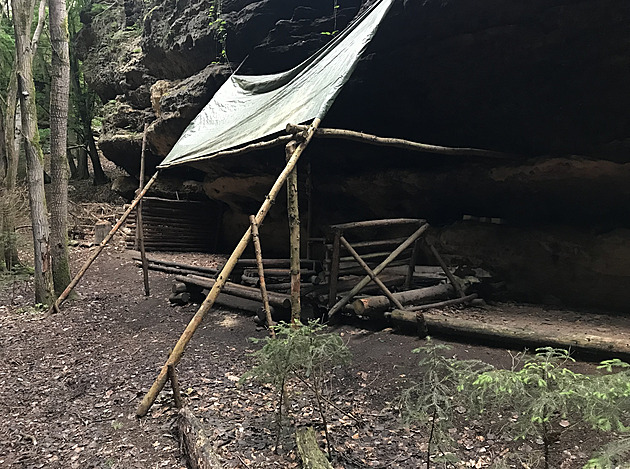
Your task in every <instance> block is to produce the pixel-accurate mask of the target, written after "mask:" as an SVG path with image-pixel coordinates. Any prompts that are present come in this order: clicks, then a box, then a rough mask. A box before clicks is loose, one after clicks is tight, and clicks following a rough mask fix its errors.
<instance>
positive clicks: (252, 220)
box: [249, 215, 276, 338]
mask: <svg viewBox="0 0 630 469" xmlns="http://www.w3.org/2000/svg"><path fill="white" fill-rule="evenodd" d="M249 224H250V226H251V228H252V241H253V242H254V253H255V254H256V265H257V267H258V278H259V279H260V296H261V297H262V302H263V309H264V310H265V318H266V319H267V327H268V328H269V332H270V334H271V337H273V338H275V337H276V331H274V329H273V326H275V324H274V322H273V319H272V317H271V308H270V307H269V294H268V293H267V284H266V283H265V267H264V265H263V258H262V247H261V246H260V235H259V234H258V224H257V223H256V217H255V216H254V215H250V216H249Z"/></svg>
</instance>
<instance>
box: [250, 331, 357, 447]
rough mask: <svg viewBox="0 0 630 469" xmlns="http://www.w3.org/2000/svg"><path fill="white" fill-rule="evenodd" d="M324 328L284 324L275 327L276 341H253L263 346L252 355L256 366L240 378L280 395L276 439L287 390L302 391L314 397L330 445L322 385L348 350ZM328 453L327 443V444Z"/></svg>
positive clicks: (346, 358)
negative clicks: (268, 387) (254, 381)
mask: <svg viewBox="0 0 630 469" xmlns="http://www.w3.org/2000/svg"><path fill="white" fill-rule="evenodd" d="M325 328H326V326H324V325H321V324H319V323H317V322H311V323H309V324H308V325H307V326H301V327H297V328H294V327H292V326H291V325H289V324H287V323H280V324H278V325H276V326H274V331H275V334H276V337H275V338H270V337H266V338H264V339H256V338H253V339H252V341H253V342H255V343H263V344H264V345H263V347H262V348H261V349H260V350H258V351H257V352H254V353H253V354H252V355H253V357H254V359H255V361H256V365H255V366H254V368H252V369H251V370H250V371H249V372H247V373H246V374H245V375H244V376H243V377H242V378H241V382H243V381H244V380H247V379H254V380H256V381H258V382H260V383H263V384H270V385H272V386H273V387H274V388H275V389H276V390H277V391H278V394H279V398H278V405H277V409H278V411H277V426H278V438H279V437H280V431H281V430H282V407H283V405H282V404H283V402H284V401H285V400H286V399H288V396H287V394H288V393H287V389H288V388H291V389H293V390H296V391H297V390H301V391H304V392H305V394H306V395H311V396H312V397H313V398H314V401H313V407H315V406H317V408H318V409H319V412H320V416H321V418H322V421H323V424H324V429H325V430H326V439H327V441H328V443H329V438H328V430H327V425H326V415H325V406H324V400H325V397H324V396H323V387H324V383H325V382H326V381H327V380H328V378H329V377H330V372H331V370H332V369H333V368H335V367H339V366H343V365H346V364H348V363H349V362H350V358H351V355H350V351H349V350H348V348H347V347H346V345H345V344H344V343H343V341H342V340H341V337H339V335H338V334H331V333H324V330H325ZM328 447H329V450H330V443H329V444H328ZM329 452H330V451H329Z"/></svg>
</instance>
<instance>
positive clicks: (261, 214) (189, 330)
mask: <svg viewBox="0 0 630 469" xmlns="http://www.w3.org/2000/svg"><path fill="white" fill-rule="evenodd" d="M319 123H320V119H319V118H316V119H314V120H313V122H312V123H311V125H310V126H309V128H308V131H307V133H306V135H305V139H304V141H303V142H302V143H300V145H298V147H297V148H296V149H295V151H294V152H293V154H292V155H291V158H290V159H289V161H288V162H287V165H286V166H285V168H284V170H283V171H282V173H280V176H278V179H276V182H275V183H274V185H273V187H272V188H271V190H270V191H269V194H268V195H267V197H266V198H265V201H264V202H263V204H262V205H261V207H260V209H259V210H258V213H257V214H256V223H257V224H258V225H260V224H261V223H262V222H263V220H264V219H265V217H266V216H267V213H268V212H269V210H270V209H271V206H272V205H273V203H274V202H275V200H276V197H277V196H278V193H279V192H280V189H282V186H283V185H284V183H285V182H286V180H287V177H288V176H289V174H290V173H291V171H292V170H293V168H294V167H295V165H296V164H297V162H298V160H299V158H300V155H301V154H302V152H303V151H304V149H305V148H306V147H307V146H308V144H309V142H310V141H311V139H312V138H313V132H314V131H315V129H317V126H318V125H319ZM251 236H252V229H251V226H250V227H249V228H247V231H245V234H244V235H243V237H242V238H241V240H240V241H239V243H238V245H237V246H236V248H235V249H234V252H233V253H232V255H231V256H230V258H229V259H228V260H227V262H226V263H225V265H224V266H223V269H222V270H221V272H220V273H219V275H218V277H217V279H216V282H215V283H214V285H213V287H212V289H211V290H210V293H208V296H207V297H206V299H205V300H204V302H203V303H202V304H201V306H200V307H199V309H198V310H197V312H196V313H195V315H194V316H193V318H192V319H191V320H190V322H189V323H188V326H187V327H186V329H185V330H184V332H183V333H182V335H181V337H180V338H179V340H178V341H177V343H176V344H175V347H173V351H172V352H171V354H170V355H169V357H168V360H167V361H166V363H165V364H164V366H163V367H162V369H161V370H160V373H159V375H158V377H157V378H156V380H155V382H154V383H153V385H152V386H151V389H149V392H147V394H146V395H145V396H144V398H143V399H142V402H141V403H140V405H139V406H138V409H137V410H136V415H137V416H138V417H142V416H144V415H146V413H147V412H148V411H149V409H150V408H151V406H152V405H153V403H154V402H155V399H156V398H157V396H158V394H159V393H160V391H161V390H162V388H163V387H164V384H166V380H167V378H168V365H171V364H176V363H179V361H180V360H181V358H182V354H183V353H184V349H185V348H186V345H188V342H190V339H192V336H193V334H194V333H195V330H197V328H198V327H199V324H201V320H202V319H203V317H204V316H205V315H206V313H207V312H208V311H210V308H212V305H213V304H214V302H215V300H216V299H217V297H218V296H219V293H221V289H222V288H223V285H225V282H227V279H228V277H229V275H230V274H231V273H232V270H233V269H234V267H235V266H236V263H237V261H238V259H239V258H240V257H241V255H242V254H243V251H245V248H246V247H247V245H248V244H249V241H250V239H251Z"/></svg>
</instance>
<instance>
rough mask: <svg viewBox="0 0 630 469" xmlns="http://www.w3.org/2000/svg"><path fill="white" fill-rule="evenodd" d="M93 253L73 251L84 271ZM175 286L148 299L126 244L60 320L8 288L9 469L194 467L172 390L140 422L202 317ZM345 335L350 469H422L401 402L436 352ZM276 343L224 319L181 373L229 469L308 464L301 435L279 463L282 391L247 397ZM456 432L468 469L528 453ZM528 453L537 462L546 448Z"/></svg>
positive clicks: (154, 277)
mask: <svg viewBox="0 0 630 469" xmlns="http://www.w3.org/2000/svg"><path fill="white" fill-rule="evenodd" d="M89 253H90V251H89V249H86V248H78V247H77V248H73V250H72V258H73V264H74V268H75V270H76V268H77V266H78V265H79V264H80V263H81V261H82V260H83V259H84V258H85V257H86V256H88V255H89ZM171 284H172V278H171V277H169V276H168V275H167V274H162V273H157V272H152V273H151V290H152V294H151V296H149V297H145V296H144V294H143V288H142V276H141V273H140V271H139V269H138V268H137V267H135V266H134V264H133V261H132V260H131V258H130V256H129V253H128V252H126V251H124V250H123V248H122V242H121V240H120V238H119V240H118V242H117V243H115V245H114V246H110V247H108V248H106V250H105V251H104V253H103V255H102V256H101V257H100V258H99V259H98V261H97V262H96V263H95V265H94V266H93V268H92V269H91V270H90V272H89V273H88V274H87V275H86V277H85V278H84V280H83V281H82V282H81V283H80V285H79V287H78V293H79V298H78V299H75V300H73V301H71V302H68V303H67V304H66V305H65V306H64V308H63V310H62V314H60V315H53V316H51V317H49V318H47V319H44V314H43V312H41V311H40V310H38V309H37V308H33V307H32V306H31V297H32V293H31V285H30V283H29V282H28V281H24V280H19V281H13V282H5V283H4V284H3V285H2V287H1V288H2V289H1V290H0V298H2V301H1V302H0V304H2V306H1V307H0V343H2V345H3V346H2V349H1V350H0V359H1V360H2V363H3V364H4V366H3V367H0V416H1V418H2V422H3V425H2V427H1V428H0V447H1V448H2V451H0V467H11V468H39V467H47V468H48V467H51V468H56V467H59V468H62V467H63V468H68V467H69V468H159V467H169V468H178V467H182V468H183V467H185V462H184V460H183V459H182V455H181V454H180V449H179V445H178V442H177V440H176V438H175V437H174V435H173V428H172V426H173V421H174V417H175V410H174V409H173V405H172V396H171V391H170V389H169V388H168V387H167V388H166V390H165V391H164V392H162V393H161V395H160V397H159V399H158V401H157V402H156V404H155V405H154V406H153V408H152V409H151V412H150V414H149V415H148V416H147V417H145V418H143V419H137V418H136V417H135V409H136V407H137V405H138V403H139V401H140V399H141V398H142V396H143V395H144V393H145V392H146V391H147V390H148V388H149V386H150V385H151V384H152V382H153V380H154V379H155V377H156V376H157V372H158V370H159V368H160V366H161V365H162V364H163V362H164V361H165V359H166V357H167V355H168V351H169V348H170V347H172V346H173V345H174V343H175V342H176V340H177V338H178V337H179V335H180V333H181V332H182V331H183V329H184V328H185V325H186V324H187V322H188V320H189V319H190V318H191V317H192V315H193V314H194V311H195V310H196V307H195V306H194V305H188V306H183V307H173V306H171V305H170V304H169V303H168V301H167V297H168V293H169V291H170V286H171ZM515 307H516V308H520V306H515ZM530 308H532V307H530ZM541 311H542V310H541ZM604 324H605V321H604ZM601 327H605V325H604V326H601ZM335 330H336V331H337V332H339V333H340V334H341V335H342V337H343V339H344V341H345V342H346V343H347V345H348V347H349V348H350V350H351V352H352V355H353V362H352V365H351V366H350V367H349V368H348V369H347V370H346V371H344V372H343V373H341V374H339V375H338V376H336V378H335V380H336V382H335V384H334V386H333V387H331V389H333V392H332V394H331V395H330V399H331V400H332V401H334V402H335V403H336V405H338V407H339V408H340V409H341V410H343V411H344V412H347V413H351V414H352V415H353V416H355V417H356V418H357V419H359V420H360V421H361V422H362V424H361V425H358V424H357V421H354V420H352V419H351V418H349V417H348V416H347V415H345V414H344V413H341V412H338V411H336V410H334V409H331V417H330V422H329V428H330V432H331V435H332V436H333V445H334V447H335V449H336V452H337V458H336V467H348V468H350V467H357V468H359V467H390V468H414V467H419V465H420V464H421V463H423V461H424V457H423V450H424V449H426V443H425V441H426V439H425V437H426V435H422V434H421V432H420V430H418V429H417V428H414V427H413V426H404V425H403V424H402V423H401V420H400V416H399V411H398V408H397V403H398V397H399V394H400V390H401V389H402V388H403V387H404V386H407V385H408V384H409V383H410V382H411V381H412V380H413V379H414V377H415V376H417V375H418V370H417V366H416V363H417V361H418V357H417V355H414V354H412V352H411V351H412V350H413V349H414V348H416V347H418V346H419V345H421V344H422V341H420V340H419V339H417V338H414V337H409V336H403V335H396V334H393V333H392V331H391V330H390V329H385V330H380V331H378V330H377V331H371V330H366V329H360V328H356V327H354V326H349V325H345V326H338V327H336V329H335ZM265 334H266V332H265V331H264V330H261V329H260V328H258V327H257V326H256V325H255V324H254V322H253V320H252V318H251V317H249V316H247V315H245V314H243V313H240V312H236V311H225V310H213V311H212V312H211V313H209V315H208V316H207V317H206V319H205V320H204V325H203V326H202V327H201V329H200V330H199V331H198V332H197V334H196V335H195V337H194V339H193V341H192V343H191V346H190V347H189V348H188V350H187V352H186V354H185V355H184V358H183V360H182V362H181V364H180V365H179V367H178V371H179V375H180V382H181V385H182V387H183V390H184V394H185V400H186V402H187V403H188V405H189V406H191V408H192V409H193V411H194V412H195V414H196V415H198V416H199V417H203V419H204V422H205V424H206V425H207V428H208V429H209V431H210V432H211V435H212V439H213V441H214V442H215V444H216V446H217V448H218V451H219V454H220V455H221V457H222V458H223V460H224V463H225V466H226V467H241V468H255V467H260V468H263V467H298V465H299V463H298V458H297V455H296V452H295V445H294V441H293V438H292V435H291V428H292V427H291V425H290V424H288V425H286V431H285V432H284V434H283V438H282V440H281V445H280V448H279V451H278V453H279V454H277V455H276V454H273V453H272V451H271V448H273V446H274V443H275V430H274V428H275V427H274V424H273V409H274V406H275V395H274V393H273V391H272V389H270V388H268V387H263V386H259V385H257V384H254V383H246V384H245V385H241V386H238V385H237V381H238V379H239V377H240V376H242V375H243V374H244V373H245V372H246V371H247V370H248V368H249V367H251V365H252V358H251V357H250V356H249V354H250V353H251V352H252V351H254V349H255V348H256V347H257V346H256V345H254V344H252V343H251V342H250V341H249V340H248V339H249V338H250V337H264V336H265ZM450 345H451V346H452V347H453V348H452V350H451V352H449V353H451V354H452V355H453V356H457V357H458V358H478V359H482V360H484V361H486V362H489V363H492V364H493V365H495V366H500V367H505V366H509V365H510V363H511V357H510V355H509V354H508V352H507V351H506V350H505V349H501V348H489V347H485V346H482V345H471V344H462V343H455V342H450ZM579 368H581V369H582V370H586V371H592V370H593V369H594V366H593V365H592V364H589V363H580V364H579ZM291 410H292V415H293V422H292V423H293V424H295V425H302V424H307V423H311V424H312V423H314V424H315V425H316V426H318V428H320V429H321V425H319V420H318V417H317V414H316V413H315V412H314V411H313V409H312V408H311V407H309V404H308V403H306V402H305V401H304V400H303V399H302V398H301V397H300V396H298V397H297V398H296V399H295V400H294V404H293V408H292V409H291ZM454 431H456V432H457V433H458V435H457V438H458V440H459V441H460V442H461V445H462V451H463V453H462V455H463V456H464V461H465V462H466V464H467V466H468V467H487V465H488V462H489V461H490V460H491V459H492V458H493V456H494V455H496V454H498V453H500V452H501V451H505V450H506V449H510V448H512V449H513V448H514V443H513V442H511V441H507V440H505V439H504V438H502V437H501V436H500V435H492V434H489V432H488V431H487V430H486V429H484V427H483V425H481V424H479V423H477V424H472V425H469V426H466V427H462V428H458V429H457V430H454ZM587 436H588V435H577V436H576V437H575V439H573V440H570V441H571V443H570V444H565V446H564V447H563V450H562V453H561V455H560V458H559V459H562V461H559V465H558V467H562V468H574V467H575V468H577V467H581V464H583V462H584V461H585V459H586V458H587V456H588V455H589V453H590V452H591V451H592V450H593V449H595V448H596V447H597V445H598V444H599V443H600V441H593V439H592V438H590V437H588V438H587ZM521 444H527V445H531V446H532V447H533V448H534V449H535V448H536V445H537V444H536V442H525V443H521ZM526 449H527V448H526Z"/></svg>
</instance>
